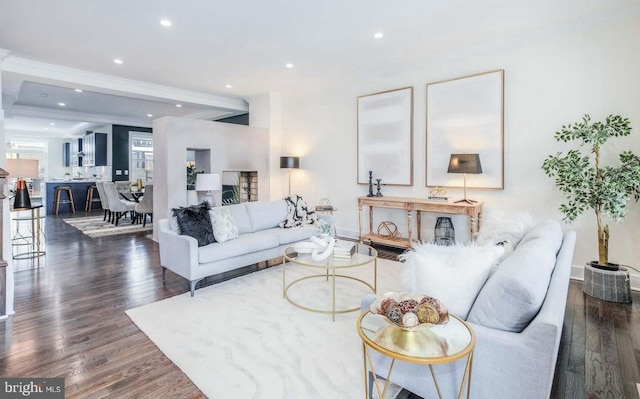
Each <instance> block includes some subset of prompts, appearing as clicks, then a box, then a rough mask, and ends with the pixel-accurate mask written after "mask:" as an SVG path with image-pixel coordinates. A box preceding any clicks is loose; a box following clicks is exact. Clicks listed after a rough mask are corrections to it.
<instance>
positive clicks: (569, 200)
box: [542, 115, 640, 266]
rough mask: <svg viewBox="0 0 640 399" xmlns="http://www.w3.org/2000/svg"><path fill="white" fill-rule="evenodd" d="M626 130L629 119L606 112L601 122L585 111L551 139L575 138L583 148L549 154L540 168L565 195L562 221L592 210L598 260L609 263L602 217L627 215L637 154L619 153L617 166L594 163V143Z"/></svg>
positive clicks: (637, 183) (635, 193)
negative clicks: (594, 217)
mask: <svg viewBox="0 0 640 399" xmlns="http://www.w3.org/2000/svg"><path fill="white" fill-rule="evenodd" d="M629 134H631V124H630V123H629V119H627V118H623V117H621V116H619V115H609V116H608V117H607V118H606V120H605V121H604V122H594V123H591V118H590V117H589V115H585V116H584V117H583V118H582V122H577V123H574V124H569V125H567V126H562V129H561V130H560V131H558V132H556V133H555V136H554V137H555V139H556V140H557V141H564V142H568V141H573V140H576V141H579V142H581V146H580V147H583V148H584V147H586V149H587V150H588V153H583V152H582V151H581V149H574V150H570V151H568V152H567V154H566V155H564V154H562V153H561V152H559V153H557V154H556V155H552V156H549V157H548V158H547V159H546V160H545V161H544V163H543V164H542V169H543V170H544V172H545V173H546V174H547V175H548V176H549V177H552V178H554V179H555V182H556V186H558V189H559V190H560V191H561V192H562V193H563V195H564V196H565V197H566V202H565V203H563V204H562V205H560V211H561V212H562V213H563V214H564V219H563V220H564V221H565V222H572V221H574V220H575V219H576V218H577V217H578V216H579V215H580V214H582V213H583V212H584V211H585V210H587V209H593V210H594V211H595V213H596V219H597V222H598V264H599V265H603V266H607V265H608V264H609V226H608V225H607V224H605V223H604V222H603V220H602V218H603V216H607V217H609V218H610V219H611V220H613V221H614V222H617V221H619V220H620V219H622V218H624V217H625V216H626V214H627V202H628V201H629V200H630V199H631V197H633V198H634V199H635V200H636V201H638V198H640V158H639V157H638V156H637V155H635V154H633V153H632V152H631V151H624V152H622V153H621V154H620V155H619V160H620V164H619V165H618V166H617V167H613V166H603V165H601V164H600V147H601V146H602V145H604V144H605V143H606V142H607V140H609V139H610V138H612V137H620V136H628V135H629Z"/></svg>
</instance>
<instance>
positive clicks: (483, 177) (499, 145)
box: [426, 70, 504, 189]
mask: <svg viewBox="0 0 640 399" xmlns="http://www.w3.org/2000/svg"><path fill="white" fill-rule="evenodd" d="M503 95H504V70H497V71H490V72H484V73H480V74H476V75H471V76H465V77H461V78H457V79H452V80H447V81H442V82H435V83H429V84H427V140H426V143H427V149H426V151H427V157H426V158H427V162H426V185H427V186H444V187H462V186H463V176H462V175H460V174H449V173H447V168H448V166H449V158H450V156H451V154H464V153H467V154H476V153H477V154H479V155H480V163H481V164H482V174H479V175H467V176H466V178H467V187H472V188H473V187H475V188H492V189H503V188H504V154H503V142H504V134H503V130H504V122H503V121H504V117H503V113H504V102H503Z"/></svg>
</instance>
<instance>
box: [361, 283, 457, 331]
mask: <svg viewBox="0 0 640 399" xmlns="http://www.w3.org/2000/svg"><path fill="white" fill-rule="evenodd" d="M369 311H370V312H371V313H373V314H374V315H376V316H378V317H382V318H383V320H385V321H386V322H387V323H389V324H392V325H394V326H396V327H399V328H401V329H403V330H406V331H414V330H417V329H422V328H431V327H433V326H434V325H436V324H445V323H447V322H448V321H449V313H448V312H447V309H446V307H445V306H444V305H443V304H442V303H441V302H440V301H439V300H437V299H435V298H432V297H430V296H427V295H416V294H410V293H407V292H388V293H386V294H384V295H381V296H378V297H377V298H376V300H375V301H374V302H373V303H372V304H371V306H370V307H369Z"/></svg>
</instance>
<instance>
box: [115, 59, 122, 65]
mask: <svg viewBox="0 0 640 399" xmlns="http://www.w3.org/2000/svg"><path fill="white" fill-rule="evenodd" d="M113 62H115V63H116V64H122V60H121V59H120V58H116V59H115V60H113Z"/></svg>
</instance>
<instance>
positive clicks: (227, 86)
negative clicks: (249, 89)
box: [224, 85, 233, 89]
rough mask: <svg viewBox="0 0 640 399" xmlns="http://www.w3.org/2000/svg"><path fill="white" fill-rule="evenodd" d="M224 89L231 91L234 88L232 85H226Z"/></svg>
mask: <svg viewBox="0 0 640 399" xmlns="http://www.w3.org/2000/svg"><path fill="white" fill-rule="evenodd" d="M224 87H226V88H227V89H230V88H232V87H233V86H231V85H224Z"/></svg>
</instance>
